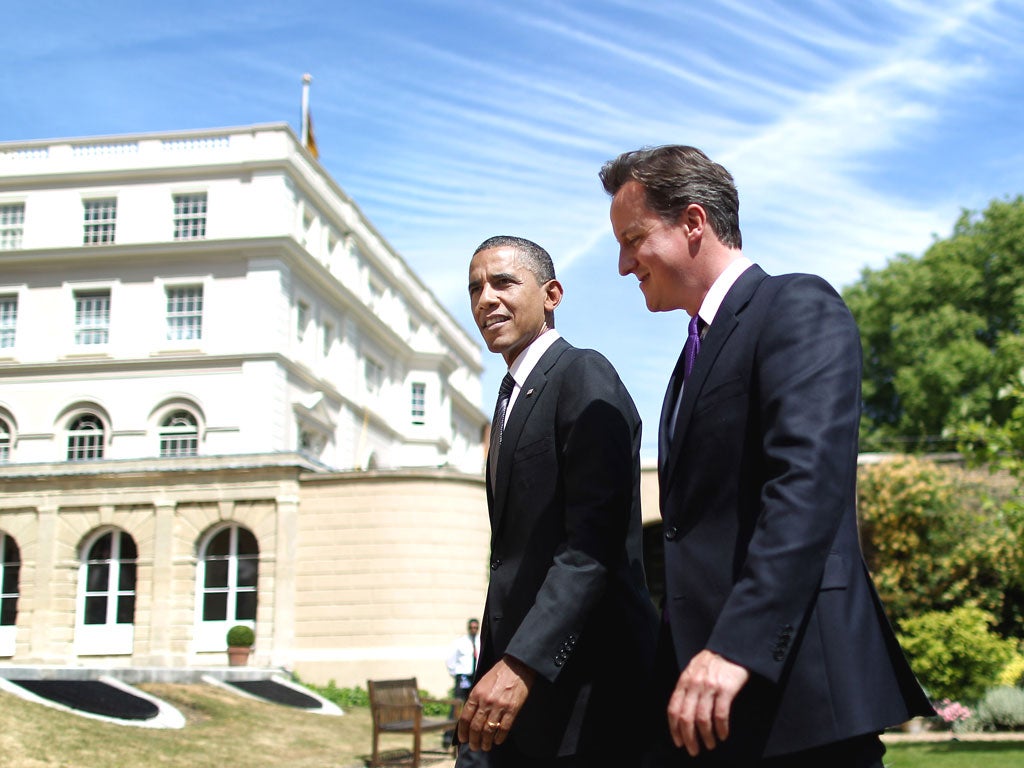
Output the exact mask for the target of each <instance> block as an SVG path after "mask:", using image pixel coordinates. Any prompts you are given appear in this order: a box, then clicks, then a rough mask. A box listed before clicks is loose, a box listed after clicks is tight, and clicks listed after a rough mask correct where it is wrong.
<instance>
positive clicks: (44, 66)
mask: <svg viewBox="0 0 1024 768" xmlns="http://www.w3.org/2000/svg"><path fill="white" fill-rule="evenodd" d="M1022 40H1024V4H1022V3H1019V2H1010V1H1006V2H999V1H997V0H993V1H986V0H921V1H920V2H918V0H889V1H888V2H883V1H882V0H847V1H846V2H840V1H838V0H837V1H836V2H828V1H827V0H822V1H820V2H819V1H817V0H803V1H801V0H791V1H790V2H771V1H770V0H757V1H755V0H749V1H748V2H740V1H739V0H718V1H717V2H708V3H696V2H682V1H681V0H680V1H677V2H659V0H565V1H563V2H557V1H556V0H549V1H542V0H518V1H512V0H507V1H506V0H491V1H490V2H481V1H479V0H430V1H427V0H422V1H419V2H417V1H416V0H374V1H372V2H371V1H370V0H360V1H359V2H353V1H352V0H341V1H340V2H339V1H338V0H334V2H311V1H307V0H292V2H289V3H280V2H269V1H267V0H248V1H247V2H245V3H239V2H235V1H234V0H223V1H222V2H216V3H209V2H203V3H199V2H194V1H193V0H181V1H180V2H176V3H167V4H150V3H139V2H124V1H123V0H111V1H110V2H107V3H104V4H103V5H102V7H97V6H96V5H95V4H94V3H86V2H76V1H74V0H65V1H63V2H54V1H53V0H39V2H36V3H15V4H11V5H10V7H8V8H6V9H5V11H4V24H3V26H2V28H0V50H2V51H3V58H4V66H3V67H2V68H0V140H19V139H36V138H56V137H68V136H84V135H99V134H120V133H134V132H140V131H163V130H177V129H192V128H212V127H220V126H234V125H247V124H252V123H263V122H278V121H288V122H290V123H291V124H292V125H293V126H295V128H296V131H297V130H298V123H299V105H300V97H301V78H302V74H303V73H304V72H310V73H312V75H313V77H314V81H313V86H312V92H311V107H312V113H313V119H314V125H315V134H316V138H317V143H318V145H319V147H320V151H321V156H320V159H321V162H322V164H323V166H324V167H325V168H326V170H327V171H328V173H330V174H331V175H332V176H333V177H334V178H335V179H336V180H337V181H338V183H339V184H340V185H341V186H342V187H343V188H344V189H345V190H346V191H347V192H348V193H349V194H350V195H351V196H352V197H353V198H354V199H355V200H356V201H357V202H358V204H359V205H360V207H361V208H362V209H363V211H364V213H365V214H366V215H367V216H368V217H369V218H370V220H371V221H372V222H373V223H374V225H375V226H376V227H377V229H378V230H379V231H380V232H381V233H383V235H384V236H385V237H386V238H387V239H388V240H389V241H390V243H391V244H392V245H393V246H394V247H395V248H396V249H397V250H398V252H399V253H401V254H402V255H403V256H404V258H405V259H406V260H407V262H408V263H409V264H410V265H411V266H412V268H413V269H415V270H416V271H417V272H418V273H419V274H420V275H421V277H422V278H423V279H424V281H425V282H426V283H427V285H428V286H429V287H430V288H431V289H432V290H433V292H434V293H435V294H436V295H437V296H438V298H439V299H440V300H441V301H442V302H443V303H444V304H445V305H446V306H447V307H448V308H449V309H450V311H451V312H452V313H453V314H454V315H455V317H456V318H458V320H459V321H460V322H462V324H463V325H464V326H466V327H467V328H468V329H469V330H470V331H471V333H472V334H473V335H474V337H477V334H476V331H475V329H474V328H473V326H472V319H471V317H470V314H469V310H468V299H467V297H466V267H467V264H468V260H469V257H470V254H471V253H472V251H473V249H474V247H475V246H476V245H477V244H478V243H479V242H480V241H482V240H483V239H484V238H486V237H488V236H490V235H493V234H516V235H522V236H525V237H528V238H530V239H533V240H536V241H537V242H539V243H540V244H541V245H543V246H545V247H546V248H547V249H548V250H549V251H550V252H551V254H552V256H553V257H554V259H555V265H556V268H557V270H558V273H559V277H560V279H561V281H562V283H563V285H564V286H565V289H566V298H565V301H564V302H563V304H562V307H561V308H560V309H559V311H558V312H557V315H556V316H557V326H558V329H559V330H560V331H561V332H562V333H563V334H564V335H565V336H566V337H567V338H569V339H570V341H572V342H573V343H574V344H576V345H577V346H589V347H594V348H597V349H599V350H601V351H602V352H604V353H605V354H606V355H607V356H608V357H609V358H610V359H611V360H612V362H613V363H614V364H615V365H616V367H617V368H618V370H619V372H620V374H621V376H622V378H623V380H624V381H625V382H626V385H627V386H628V387H629V389H630V391H631V392H632V394H633V397H634V399H635V400H636V402H637V406H638V407H639V409H640V412H641V416H642V417H643V419H644V425H645V428H644V433H645V437H644V455H645V456H646V457H651V456H653V455H654V452H655V446H656V443H657V414H658V410H659V408H660V403H661V398H662V394H663V392H664V386H665V382H666V380H667V378H668V374H669V372H670V370H671V368H672V365H673V363H674V361H675V358H676V356H677V355H678V351H679V349H680V347H681V344H682V340H683V336H684V335H685V325H686V317H685V316H684V315H683V314H682V313H680V312H675V313H669V314H662V315H651V314H649V313H648V312H647V310H646V308H645V306H644V302H643V296H642V295H641V293H640V291H639V289H638V287H637V283H636V281H635V279H634V278H632V277H629V278H622V277H619V275H618V274H617V272H616V256H617V251H616V245H615V242H614V240H613V238H612V236H611V231H610V228H609V225H608V200H607V198H606V196H605V194H604V192H603V190H602V189H601V187H600V184H599V182H598V179H597V172H598V170H599V168H600V166H601V164H602V163H603V162H604V161H605V160H607V159H609V158H611V157H613V156H615V155H617V154H618V153H620V152H622V151H625V150H628V149H635V148H637V147H639V146H642V145H650V144H665V143H686V144H693V145H695V146H698V147H701V148H702V149H704V150H705V151H706V152H708V154H709V155H711V157H712V158H714V159H715V160H718V161H719V162H721V163H723V164H724V165H725V166H726V167H727V168H729V170H730V171H732V173H733V175H734V176H735V178H736V181H737V184H738V186H739V190H740V203H741V207H740V223H741V227H742V229H743V239H744V252H745V253H746V254H747V255H748V256H750V257H751V258H753V259H754V260H755V261H757V262H759V263H760V264H762V266H764V267H765V268H766V269H767V270H768V271H769V272H772V273H782V272H791V271H809V272H815V273H818V274H821V275H822V276H824V277H825V278H826V279H828V280H829V281H830V282H832V283H833V285H835V286H836V287H837V288H842V287H844V286H846V285H849V284H850V283H851V282H853V281H854V280H856V279H857V277H858V276H859V274H860V271H861V270H862V269H863V268H864V267H866V266H867V267H880V266H883V265H884V264H885V262H886V261H887V260H888V259H889V258H891V257H892V256H894V255H895V254H897V253H911V254H915V255H917V254H920V253H921V252H922V251H923V250H924V249H925V248H926V247H927V246H928V244H929V243H930V242H931V241H932V239H933V238H934V237H936V236H938V237H945V236H947V235H948V234H949V233H950V231H951V229H952V226H953V223H954V221H955V219H956V217H957V216H958V215H959V213H960V211H961V209H964V208H967V209H971V210H979V209H982V208H984V207H985V205H987V203H988V202H989V201H990V200H991V199H993V198H1003V197H1006V196H1016V195H1018V194H1021V193H1024V141H1021V135H1022V130H1021V128H1022V126H1021V122H1022V117H1024V45H1022V44H1021V41H1022ZM484 359H485V361H486V363H487V370H486V373H485V376H484V388H485V395H484V401H485V402H484V404H483V408H484V410H485V411H489V410H490V401H491V399H492V397H493V393H494V392H496V391H497V386H498V382H499V380H500V377H501V374H502V373H503V366H502V365H501V363H500V360H499V359H498V358H497V357H494V356H491V355H490V354H488V353H486V352H485V353H484Z"/></svg>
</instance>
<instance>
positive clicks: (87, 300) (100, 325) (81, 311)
mask: <svg viewBox="0 0 1024 768" xmlns="http://www.w3.org/2000/svg"><path fill="white" fill-rule="evenodd" d="M73 296H74V302H75V346H86V347H88V346H102V345H105V344H109V343H110V307H111V304H112V302H111V290H110V289H109V288H88V289H86V288H79V289H75V291H74V292H73Z"/></svg>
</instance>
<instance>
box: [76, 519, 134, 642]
mask: <svg viewBox="0 0 1024 768" xmlns="http://www.w3.org/2000/svg"><path fill="white" fill-rule="evenodd" d="M137 559H138V551H137V550H136V547H135V541H134V540H133V539H132V537H131V536H129V535H128V534H127V533H124V532H123V531H110V532H109V533H105V534H103V535H102V536H100V537H99V538H98V539H96V541H95V542H94V543H93V545H92V546H91V547H89V551H88V552H87V553H86V556H85V563H84V565H85V605H84V615H83V622H82V623H83V624H87V625H88V624H132V623H133V622H134V621H135V570H136V565H137V563H136V561H137Z"/></svg>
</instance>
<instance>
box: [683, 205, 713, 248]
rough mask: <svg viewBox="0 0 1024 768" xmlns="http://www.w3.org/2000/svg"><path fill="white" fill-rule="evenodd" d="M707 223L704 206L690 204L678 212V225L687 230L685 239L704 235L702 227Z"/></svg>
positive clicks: (706, 213)
mask: <svg viewBox="0 0 1024 768" xmlns="http://www.w3.org/2000/svg"><path fill="white" fill-rule="evenodd" d="M707 222H708V212H707V211H705V210H704V206H702V205H698V204H697V203H690V204H689V205H688V206H686V207H685V208H684V209H683V210H681V211H680V212H679V220H678V222H677V223H678V224H679V225H680V226H682V227H686V229H687V239H688V240H692V239H693V238H695V237H696V238H698V239H699V238H700V237H701V235H703V234H704V225H705V224H707Z"/></svg>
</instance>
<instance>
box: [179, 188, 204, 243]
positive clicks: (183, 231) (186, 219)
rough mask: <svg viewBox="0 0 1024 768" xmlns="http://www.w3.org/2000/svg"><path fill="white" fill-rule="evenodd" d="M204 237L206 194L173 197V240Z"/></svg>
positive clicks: (200, 238)
mask: <svg viewBox="0 0 1024 768" xmlns="http://www.w3.org/2000/svg"><path fill="white" fill-rule="evenodd" d="M205 237H206V193H205V192H202V193H199V194H195V195H175V196H174V239H175V240H202V239H203V238H205Z"/></svg>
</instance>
